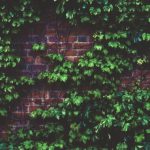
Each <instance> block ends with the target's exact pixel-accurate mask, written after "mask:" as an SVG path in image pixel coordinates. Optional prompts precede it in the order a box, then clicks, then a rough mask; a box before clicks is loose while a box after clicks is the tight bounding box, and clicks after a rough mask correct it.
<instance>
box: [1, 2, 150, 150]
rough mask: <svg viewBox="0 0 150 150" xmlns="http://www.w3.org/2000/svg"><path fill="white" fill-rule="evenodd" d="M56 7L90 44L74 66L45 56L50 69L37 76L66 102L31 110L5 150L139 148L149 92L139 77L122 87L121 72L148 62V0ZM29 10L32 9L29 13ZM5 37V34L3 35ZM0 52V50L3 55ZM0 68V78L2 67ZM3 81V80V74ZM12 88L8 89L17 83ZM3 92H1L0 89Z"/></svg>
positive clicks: (146, 131)
mask: <svg viewBox="0 0 150 150" xmlns="http://www.w3.org/2000/svg"><path fill="white" fill-rule="evenodd" d="M24 2H25V3H26V2H27V4H28V6H32V5H31V3H30V2H31V1H21V2H20V7H21V6H22V3H23V4H24ZM45 2H46V3H48V2H47V1H43V3H45ZM27 4H24V5H25V6H26V5H27ZM54 4H55V5H56V13H57V14H58V15H62V16H65V17H66V19H68V21H69V22H70V23H71V24H73V25H80V24H84V25H87V26H88V25H90V26H91V28H94V30H95V31H94V33H93V40H94V44H93V47H92V48H91V49H90V50H89V51H87V52H86V53H85V54H84V55H83V56H81V58H80V60H79V61H78V62H75V63H73V62H70V61H67V60H65V59H64V57H63V55H61V54H57V53H56V54H48V55H47V56H46V57H47V58H48V59H49V62H50V63H53V64H54V65H52V66H53V68H51V70H49V71H45V72H41V73H40V74H39V75H38V77H37V79H38V80H40V81H42V80H43V79H44V80H47V82H48V83H49V84H57V85H59V86H63V87H66V89H68V92H67V95H66V98H65V100H64V101H63V102H61V103H58V105H57V106H55V107H50V108H49V109H48V110H42V109H37V110H36V111H34V112H32V113H31V114H30V117H31V126H30V129H20V130H19V131H18V132H17V133H16V134H15V135H14V136H13V135H11V136H10V139H9V148H10V149H19V150H24V149H25V150H31V149H37V150H40V149H42V150H55V149H65V150H99V149H103V148H105V149H118V150H121V149H131V148H132V149H143V147H144V144H145V142H148V139H149V137H150V128H149V125H150V117H149V114H150V102H149V100H150V89H149V88H142V84H141V83H142V78H138V79H137V80H136V79H134V80H133V81H132V82H131V83H130V85H129V86H126V87H122V85H121V77H122V76H123V75H124V74H125V73H126V72H129V71H130V72H131V71H133V70H134V69H136V68H138V69H143V68H146V67H147V66H148V64H149V62H148V61H149V57H148V55H149V47H148V43H149V40H150V33H149V23H150V16H149V11H150V5H149V4H148V2H147V1H146V0H142V1H141V0H135V1H130V0H115V1H111V0H87V1H84V0H78V1H71V0H70V1H68V0H61V1H54ZM5 5H6V3H4V7H5ZM25 8H26V7H25ZM27 8H28V7H27ZM29 8H30V7H29ZM29 8H28V9H29ZM31 8H32V7H31ZM31 8H30V9H31ZM1 9H2V7H1ZM28 9H27V10H28ZM30 9H29V10H30ZM2 10H3V9H2ZM14 10H16V9H14ZM17 10H19V9H17ZM30 11H31V12H33V10H32V9H31V10H30ZM5 12H6V11H5ZM20 15H21V14H20V11H19V16H20ZM22 15H23V14H22ZM16 16H17V15H16ZM23 16H24V15H23ZM26 17H27V18H26ZM31 17H32V18H31ZM4 18H7V17H4ZM25 18H26V19H27V20H26V22H27V23H28V22H30V19H31V20H38V19H39V18H37V17H34V15H33V14H30V15H29V16H28V15H27V16H26V15H25ZM5 22H6V23H5ZM21 22H22V21H21V20H20V21H19V22H18V19H17V23H16V22H15V23H14V21H13V22H12V26H11V28H12V29H13V24H15V25H16V26H15V27H18V24H19V26H20V25H21V24H22V23H21ZM2 23H3V24H4V23H5V24H4V25H3V26H2V27H3V28H4V29H7V28H6V27H7V21H3V22H2ZM8 24H10V23H8ZM11 28H10V27H8V29H11ZM15 29H16V28H15ZM12 31H13V30H12ZM12 31H11V32H10V33H11V34H12V33H13V32H12ZM11 34H8V35H9V37H11ZM1 35H5V36H6V35H7V34H6V33H1ZM5 36H4V37H5ZM6 37H7V36H6ZM5 42H6V41H5ZM5 42H4V46H5V45H8V46H9V47H8V49H10V48H11V47H10V44H11V43H10V42H9V43H8V44H6V43H5ZM2 45H3V44H2ZM37 47H38V45H36V44H34V45H33V50H34V51H38V49H39V48H37ZM4 54H5V53H4V48H3V47H2V54H1V56H2V55H4ZM6 55H7V56H8V52H6ZM12 58H13V62H19V58H18V57H16V56H13V57H12ZM8 61H10V60H9V59H8ZM3 62H5V61H3ZM9 64H11V63H9ZM1 66H2V65H1ZM15 66H16V64H14V65H12V64H11V65H8V66H6V67H5V68H7V70H8V68H9V67H11V68H12V67H15ZM3 68H4V67H3ZM3 70H4V71H3V72H4V73H3V74H4V75H5V72H6V71H5V70H6V69H3ZM8 75H9V73H8ZM11 77H12V76H11ZM1 80H2V81H3V82H7V81H6V78H5V77H3V78H1ZM7 80H10V79H9V78H8V79H7ZM13 80H16V79H13ZM7 83H9V82H7ZM13 83H14V82H11V85H13V86H15V85H14V84H13ZM15 84H16V82H15ZM3 85H6V84H3ZM0 88H2V86H1V87H0ZM8 92H9V90H8ZM10 92H11V93H12V91H10ZM10 92H9V93H10ZM13 93H14V92H13ZM2 95H4V96H5V95H7V93H6V92H5V90H4V89H2ZM16 98H17V96H16ZM6 99H7V98H6ZM4 100H5V98H4ZM39 120H42V122H43V123H42V124H39V125H38V124H36V123H35V122H36V121H39Z"/></svg>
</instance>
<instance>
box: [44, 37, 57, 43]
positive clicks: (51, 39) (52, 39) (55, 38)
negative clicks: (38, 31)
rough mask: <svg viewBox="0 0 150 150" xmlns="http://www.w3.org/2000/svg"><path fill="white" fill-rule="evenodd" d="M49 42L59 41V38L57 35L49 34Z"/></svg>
mask: <svg viewBox="0 0 150 150" xmlns="http://www.w3.org/2000/svg"><path fill="white" fill-rule="evenodd" d="M47 42H58V38H57V37H56V36H47Z"/></svg>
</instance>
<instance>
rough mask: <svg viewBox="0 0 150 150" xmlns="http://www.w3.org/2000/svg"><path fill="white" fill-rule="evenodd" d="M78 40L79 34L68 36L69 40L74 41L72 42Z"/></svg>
mask: <svg viewBox="0 0 150 150" xmlns="http://www.w3.org/2000/svg"><path fill="white" fill-rule="evenodd" d="M76 41H77V36H72V35H71V36H69V38H68V42H70V43H72V42H76Z"/></svg>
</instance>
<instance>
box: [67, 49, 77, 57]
mask: <svg viewBox="0 0 150 150" xmlns="http://www.w3.org/2000/svg"><path fill="white" fill-rule="evenodd" d="M77 55H78V51H75V50H68V51H66V52H65V56H77Z"/></svg>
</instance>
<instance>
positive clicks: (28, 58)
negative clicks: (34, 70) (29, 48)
mask: <svg viewBox="0 0 150 150" xmlns="http://www.w3.org/2000/svg"><path fill="white" fill-rule="evenodd" d="M24 61H25V63H33V62H34V59H33V57H32V56H28V57H24Z"/></svg>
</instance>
